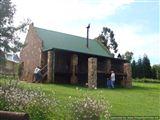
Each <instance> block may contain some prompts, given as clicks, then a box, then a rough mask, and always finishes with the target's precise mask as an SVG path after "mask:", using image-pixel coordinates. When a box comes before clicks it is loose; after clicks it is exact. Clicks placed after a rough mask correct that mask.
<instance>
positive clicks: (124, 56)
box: [122, 51, 133, 63]
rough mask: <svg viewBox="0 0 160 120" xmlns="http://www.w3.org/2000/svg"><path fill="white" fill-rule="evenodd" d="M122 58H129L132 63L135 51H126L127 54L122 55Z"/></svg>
mask: <svg viewBox="0 0 160 120" xmlns="http://www.w3.org/2000/svg"><path fill="white" fill-rule="evenodd" d="M122 58H123V59H126V60H128V61H129V62H130V63H131V60H132V58H133V52H129V51H126V52H125V54H124V55H122Z"/></svg>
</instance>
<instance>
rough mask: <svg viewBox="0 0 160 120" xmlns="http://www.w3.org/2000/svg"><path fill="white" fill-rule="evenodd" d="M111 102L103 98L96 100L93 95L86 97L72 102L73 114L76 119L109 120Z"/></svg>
mask: <svg viewBox="0 0 160 120" xmlns="http://www.w3.org/2000/svg"><path fill="white" fill-rule="evenodd" d="M110 107H111V106H110V105H109V103H108V102H107V101H106V100H104V99H103V98H102V99H99V100H96V99H94V98H92V97H89V96H87V97H84V98H83V99H82V100H78V99H76V98H75V100H74V101H73V102H72V103H71V115H72V117H73V119H76V120H100V119H104V120H107V119H109V117H110V113H109V109H110Z"/></svg>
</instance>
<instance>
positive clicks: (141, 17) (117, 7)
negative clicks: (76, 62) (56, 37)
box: [12, 0, 160, 65]
mask: <svg viewBox="0 0 160 120" xmlns="http://www.w3.org/2000/svg"><path fill="white" fill-rule="evenodd" d="M12 2H13V4H15V5H16V9H17V11H16V14H15V18H14V19H15V24H18V23H19V22H21V21H23V20H24V19H27V18H29V19H30V20H31V21H32V22H33V23H34V26H36V27H40V28H44V29H49V30H54V31H59V32H64V33H68V34H73V35H77V36H82V37H86V26H87V25H88V24H89V23H90V24H91V27H90V32H89V37H90V38H92V39H94V38H95V37H97V36H98V35H99V34H100V33H101V31H102V28H103V27H109V28H110V29H111V30H113V32H114V34H115V40H116V41H117V43H118V53H121V54H124V53H125V52H126V51H132V52H133V53H134V56H133V58H134V59H135V60H136V61H137V59H138V58H139V57H141V58H142V57H143V55H144V54H147V56H148V58H149V59H150V62H151V65H153V64H160V37H159V36H160V34H159V28H160V25H159V15H160V13H159V12H160V10H159V7H160V1H159V0H45V1H44V0H12ZM24 39H25V37H21V41H24Z"/></svg>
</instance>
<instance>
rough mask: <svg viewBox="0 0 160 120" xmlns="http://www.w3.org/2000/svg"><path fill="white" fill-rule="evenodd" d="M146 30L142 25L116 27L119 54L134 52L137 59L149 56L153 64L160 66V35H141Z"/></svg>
mask: <svg viewBox="0 0 160 120" xmlns="http://www.w3.org/2000/svg"><path fill="white" fill-rule="evenodd" d="M144 28H145V27H144V26H142V25H137V26H133V25H127V24H121V25H115V26H114V29H115V31H114V33H115V34H116V36H115V38H116V41H117V42H118V43H119V52H120V53H125V52H126V51H132V52H133V53H134V58H135V59H138V58H139V57H143V55H144V54H147V55H148V57H149V59H150V60H151V61H152V64H158V63H159V60H160V41H159V35H158V33H150V34H140V33H141V32H143V30H144Z"/></svg>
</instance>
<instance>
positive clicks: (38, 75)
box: [33, 66, 42, 82]
mask: <svg viewBox="0 0 160 120" xmlns="http://www.w3.org/2000/svg"><path fill="white" fill-rule="evenodd" d="M41 76H42V75H41V69H40V67H39V66H37V67H36V68H35V69H34V77H35V79H34V81H33V82H36V81H37V82H40V80H41V78H42V77H41Z"/></svg>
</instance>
